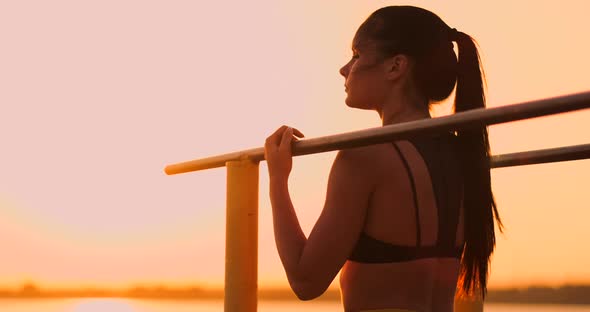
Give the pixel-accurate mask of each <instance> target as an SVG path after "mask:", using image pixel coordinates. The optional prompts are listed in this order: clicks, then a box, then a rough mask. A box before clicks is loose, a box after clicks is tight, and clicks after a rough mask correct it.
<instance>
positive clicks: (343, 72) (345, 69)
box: [339, 63, 350, 78]
mask: <svg viewBox="0 0 590 312" xmlns="http://www.w3.org/2000/svg"><path fill="white" fill-rule="evenodd" d="M348 65H350V63H346V65H344V66H342V68H340V71H339V72H340V75H342V76H344V78H346V76H348Z"/></svg>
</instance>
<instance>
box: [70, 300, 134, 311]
mask: <svg viewBox="0 0 590 312" xmlns="http://www.w3.org/2000/svg"><path fill="white" fill-rule="evenodd" d="M107 311H108V312H138V310H136V309H134V308H133V306H132V305H131V303H130V302H129V301H128V300H124V299H84V300H81V301H80V302H79V303H78V304H76V305H75V306H74V307H73V308H72V310H68V311H67V312H107Z"/></svg>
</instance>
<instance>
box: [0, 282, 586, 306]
mask: <svg viewBox="0 0 590 312" xmlns="http://www.w3.org/2000/svg"><path fill="white" fill-rule="evenodd" d="M85 297H120V298H137V299H173V300H191V299H193V300H208V299H212V300H219V299H223V289H215V288H202V287H197V286H190V287H177V288H171V287H166V286H137V287H132V288H129V289H127V290H109V289H100V288H80V289H41V288H40V287H38V286H37V285H35V284H34V283H25V284H24V285H23V286H21V287H20V288H18V289H0V298H23V299H35V298H85ZM258 298H259V299H261V300H297V297H296V296H295V295H294V294H293V292H292V291H291V290H290V289H288V288H262V289H259V290H258ZM486 298H487V299H486V300H487V302H504V303H538V304H549V303H551V304H590V285H565V286H561V287H544V286H533V287H528V288H510V289H491V290H489V291H488V295H487V297H486ZM318 300H340V292H339V290H338V289H328V290H327V291H326V292H325V293H324V294H323V295H322V296H320V297H319V298H318Z"/></svg>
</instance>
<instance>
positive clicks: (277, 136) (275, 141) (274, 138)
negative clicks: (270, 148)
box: [265, 126, 288, 145]
mask: <svg viewBox="0 0 590 312" xmlns="http://www.w3.org/2000/svg"><path fill="white" fill-rule="evenodd" d="M287 128H288V127H287V126H281V127H280V128H278V129H277V130H276V131H275V132H274V133H273V134H271V135H270V136H269V137H268V138H266V144H265V145H268V144H271V145H279V144H280V143H281V138H282V137H283V132H284V131H285V130H287Z"/></svg>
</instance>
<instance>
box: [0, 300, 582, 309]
mask: <svg viewBox="0 0 590 312" xmlns="http://www.w3.org/2000/svg"><path fill="white" fill-rule="evenodd" d="M258 305H259V306H258V311H259V312H271V311H273V312H274V311H281V312H295V311H306V312H320V311H321V312H340V311H342V308H341V306H340V303H338V302H321V301H320V302H314V301H311V302H297V301H260V302H259V303H258ZM0 311H2V312H188V311H191V312H193V311H200V312H222V311H223V301H213V300H212V301H199V300H194V301H192V300H186V301H173V300H128V299H109V298H97V299H47V300H40V299H38V300H22V299H0ZM485 311H486V312H533V311H535V312H558V311H559V312H590V305H583V306H576V305H529V304H498V303H490V304H486V306H485Z"/></svg>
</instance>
